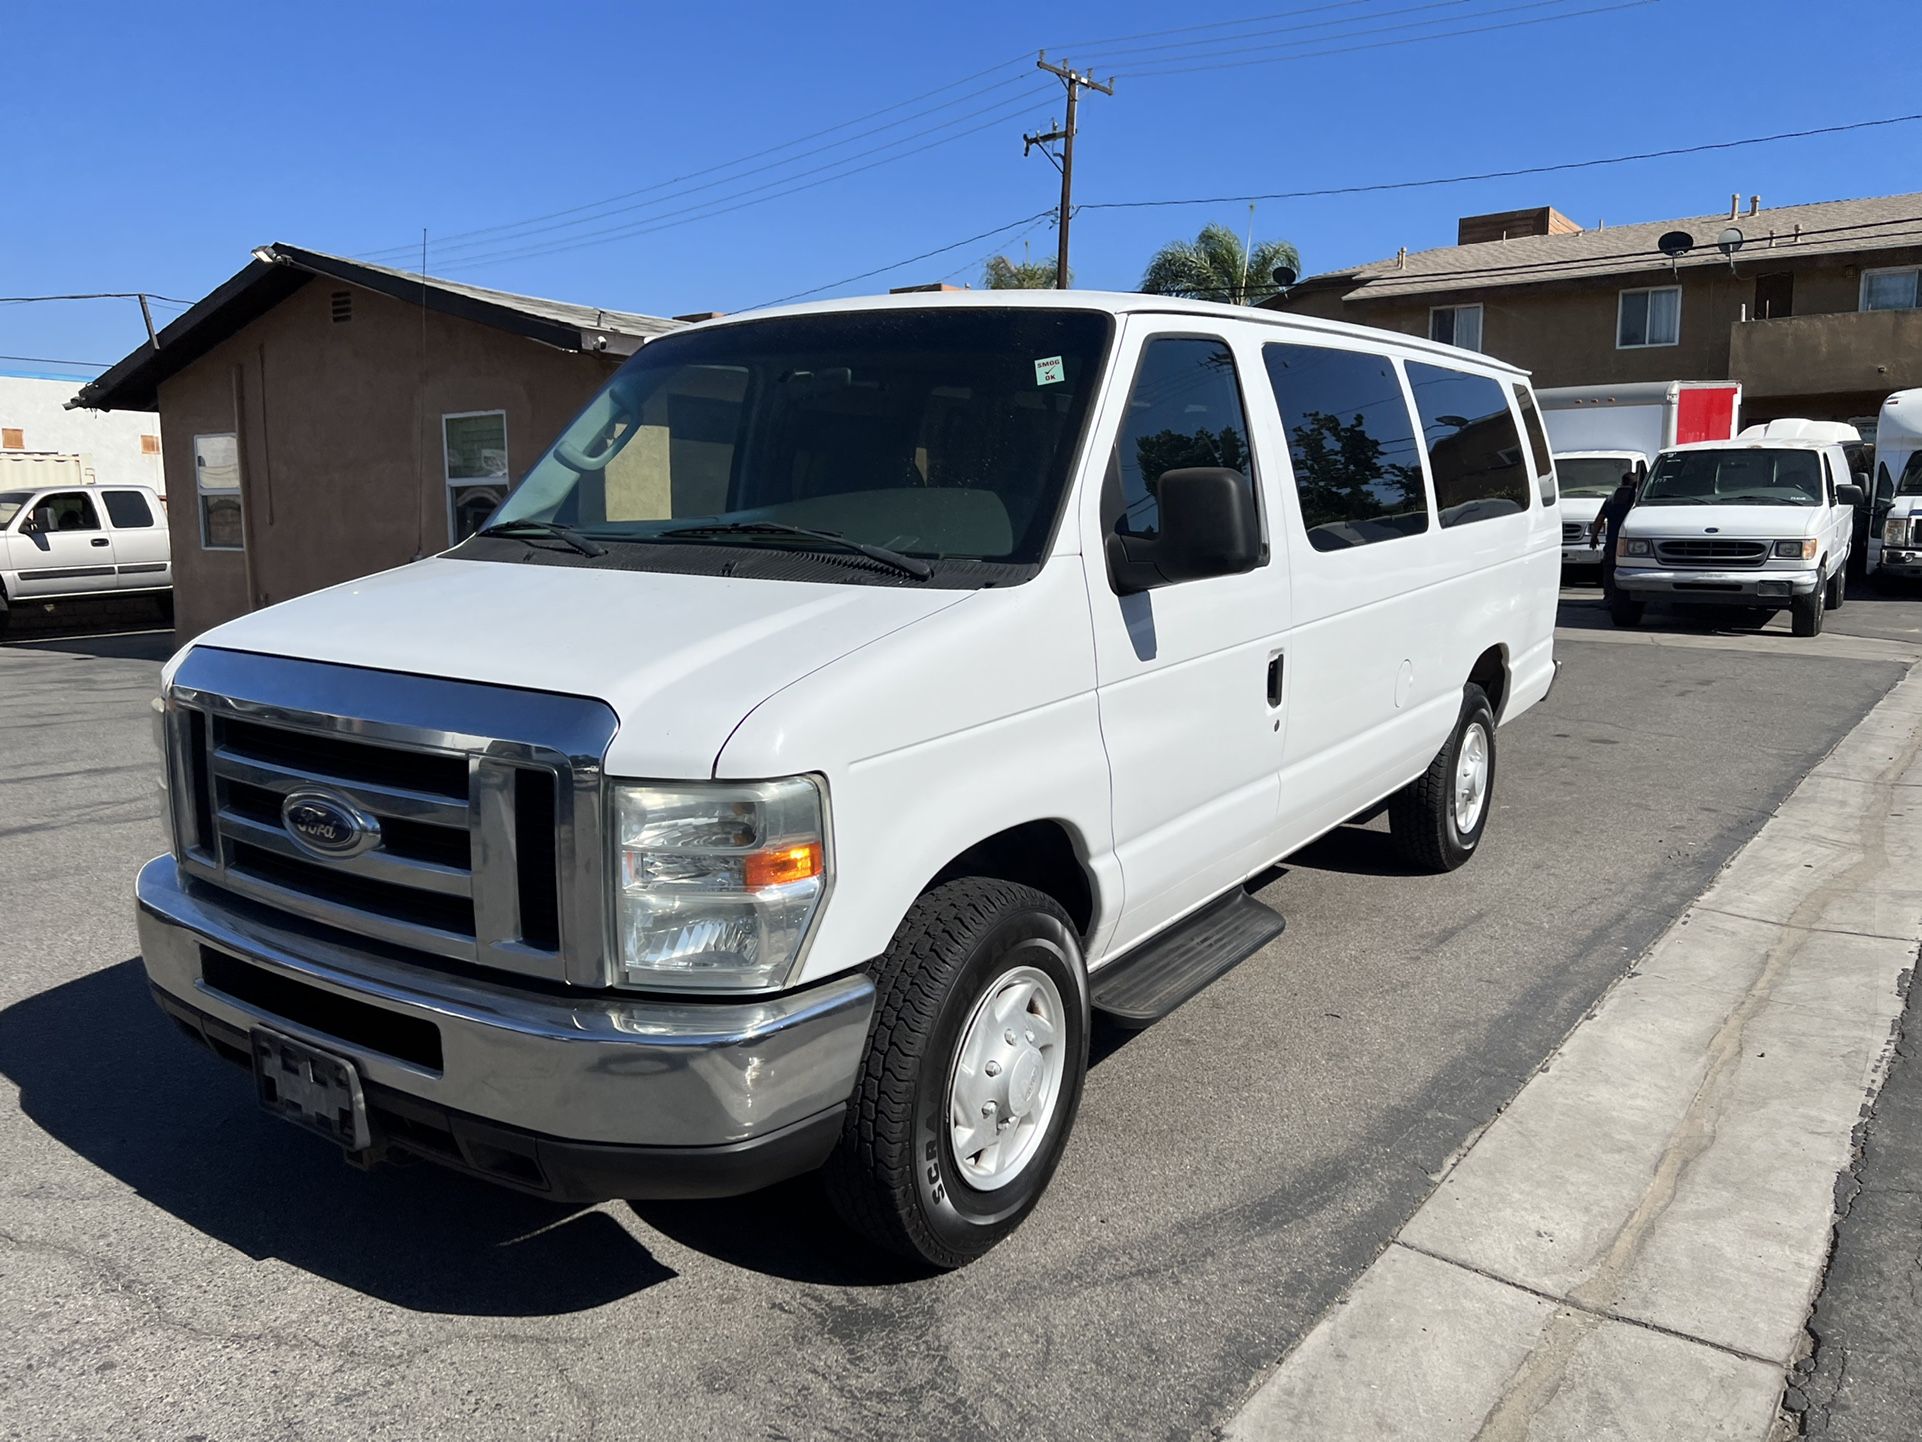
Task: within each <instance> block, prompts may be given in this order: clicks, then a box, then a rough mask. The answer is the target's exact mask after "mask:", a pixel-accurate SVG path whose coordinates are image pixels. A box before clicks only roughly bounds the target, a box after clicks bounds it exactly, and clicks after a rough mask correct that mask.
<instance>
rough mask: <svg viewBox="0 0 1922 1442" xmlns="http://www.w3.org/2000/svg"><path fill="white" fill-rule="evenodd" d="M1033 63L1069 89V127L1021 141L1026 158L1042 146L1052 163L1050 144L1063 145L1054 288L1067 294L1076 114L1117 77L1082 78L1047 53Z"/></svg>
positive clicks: (1108, 92) (1110, 87) (1108, 91)
mask: <svg viewBox="0 0 1922 1442" xmlns="http://www.w3.org/2000/svg"><path fill="white" fill-rule="evenodd" d="M1034 63H1035V68H1036V69H1038V70H1045V71H1047V72H1048V73H1049V74H1050V75H1052V76H1054V77H1056V78H1057V79H1058V80H1060V81H1061V83H1062V84H1063V85H1065V86H1067V87H1068V123H1067V124H1066V125H1064V126H1062V127H1061V128H1060V129H1058V130H1050V131H1049V132H1048V133H1047V134H1046V135H1024V136H1022V137H1021V141H1022V145H1021V153H1022V154H1023V155H1026V154H1027V153H1028V152H1029V151H1030V150H1032V149H1033V148H1034V147H1035V146H1037V145H1039V146H1040V147H1041V153H1042V154H1043V155H1045V156H1047V157H1048V159H1050V160H1054V152H1053V151H1051V150H1049V149H1048V146H1049V144H1050V143H1052V142H1053V141H1057V140H1058V141H1060V142H1061V158H1060V159H1059V160H1056V161H1055V168H1056V169H1058V170H1059V171H1060V172H1061V216H1060V220H1059V222H1058V224H1057V226H1056V235H1055V260H1054V285H1055V289H1056V290H1066V289H1067V288H1068V217H1069V216H1070V214H1072V212H1073V193H1074V133H1075V111H1076V108H1077V103H1078V102H1079V100H1080V98H1081V92H1082V91H1083V90H1084V89H1086V90H1098V91H1100V92H1101V93H1102V94H1103V95H1113V94H1114V77H1113V76H1109V77H1108V83H1107V84H1106V85H1103V84H1102V83H1101V82H1100V81H1099V80H1096V79H1095V78H1094V77H1093V76H1092V75H1083V74H1082V73H1081V72H1080V71H1079V70H1076V69H1075V68H1074V67H1073V66H1072V65H1066V64H1062V65H1050V64H1049V63H1048V52H1047V51H1045V50H1043V51H1042V52H1041V57H1040V59H1038V60H1036V61H1035V62H1034Z"/></svg>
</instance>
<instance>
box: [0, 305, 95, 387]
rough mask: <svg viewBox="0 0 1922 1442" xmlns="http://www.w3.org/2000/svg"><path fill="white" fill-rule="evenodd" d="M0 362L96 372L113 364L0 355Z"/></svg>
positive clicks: (37, 356) (35, 356)
mask: <svg viewBox="0 0 1922 1442" xmlns="http://www.w3.org/2000/svg"><path fill="white" fill-rule="evenodd" d="M86 299H88V300H91V299H93V297H91V296H88V297H86ZM115 299H116V300H124V299H126V297H124V296H116V297H115ZM0 361H24V362H26V363H27V364H28V365H37V366H77V367H79V368H80V369H82V370H96V371H103V370H105V369H106V368H107V367H108V366H110V365H112V364H113V362H112V361H83V360H56V359H54V358H53V357H52V356H49V355H0Z"/></svg>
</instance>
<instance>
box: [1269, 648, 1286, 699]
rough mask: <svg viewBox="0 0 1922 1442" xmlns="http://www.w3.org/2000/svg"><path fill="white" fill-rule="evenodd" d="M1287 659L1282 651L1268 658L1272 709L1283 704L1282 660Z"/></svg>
mask: <svg viewBox="0 0 1922 1442" xmlns="http://www.w3.org/2000/svg"><path fill="white" fill-rule="evenodd" d="M1284 659H1285V657H1284V656H1283V654H1282V653H1281V652H1280V651H1277V652H1275V654H1274V655H1272V656H1270V657H1269V658H1268V706H1269V709H1270V710H1276V709H1279V708H1280V706H1281V674H1282V670H1281V668H1282V662H1283V660H1284Z"/></svg>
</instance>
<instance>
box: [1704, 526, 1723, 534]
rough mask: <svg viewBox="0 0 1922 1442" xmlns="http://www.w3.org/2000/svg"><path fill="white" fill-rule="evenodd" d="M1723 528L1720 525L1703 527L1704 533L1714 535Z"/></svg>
mask: <svg viewBox="0 0 1922 1442" xmlns="http://www.w3.org/2000/svg"><path fill="white" fill-rule="evenodd" d="M1721 529H1722V528H1721V527H1720V526H1704V527H1702V534H1703V535H1705V536H1712V535H1714V534H1715V533H1716V532H1717V531H1719V530H1721Z"/></svg>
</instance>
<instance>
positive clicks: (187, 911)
mask: <svg viewBox="0 0 1922 1442" xmlns="http://www.w3.org/2000/svg"><path fill="white" fill-rule="evenodd" d="M135 893H136V898H137V910H138V923H139V933H140V949H141V955H142V959H143V961H144V964H145V966H146V969H147V976H148V979H149V980H150V981H151V982H152V984H153V987H154V989H155V993H156V999H157V1000H158V1001H159V1002H160V1003H161V1005H162V1007H163V1009H165V1010H166V1011H168V1012H169V1013H170V1014H172V1015H173V1016H174V1017H175V1018H176V1019H177V1020H179V1021H181V1022H182V1024H183V1025H185V1026H186V1027H187V1028H188V1030H190V1031H192V1030H195V1029H196V1027H198V1028H199V1029H200V1030H201V1032H202V1034H203V1039H204V1040H207V1041H208V1042H209V1043H210V1044H213V1043H215V1042H217V1041H219V1040H220V1039H221V1038H222V1037H225V1038H228V1039H231V1038H232V1037H234V1036H236V1035H239V1036H243V1037H244V1035H245V1034H246V1033H247V1032H248V1031H250V1030H251V1029H252V1028H253V1027H255V1026H260V1025H266V1026H270V1027H272V1028H273V1029H275V1030H277V1031H282V1032H285V1033H288V1034H290V1035H292V1036H295V1037H298V1038H300V1039H303V1040H306V1041H309V1042H311V1043H312V1044H313V1045H314V1046H317V1047H321V1048H324V1049H325V1050H327V1051H330V1052H333V1053H336V1054H338V1055H340V1056H344V1057H347V1058H350V1059H351V1060H352V1061H353V1063H354V1065H355V1066H356V1068H358V1069H359V1072H360V1075H361V1077H362V1080H363V1082H364V1083H365V1084H366V1086H367V1088H368V1091H369V1096H370V1104H371V1103H372V1101H373V1100H375V1099H377V1098H378V1097H381V1096H387V1097H389V1098H391V1099H392V1103H393V1105H392V1106H391V1107H390V1108H389V1109H390V1110H391V1111H392V1112H393V1114H394V1115H395V1116H396V1117H399V1118H403V1119H404V1118H406V1117H409V1116H412V1117H414V1118H416V1119H419V1118H420V1117H422V1116H423V1115H424V1116H426V1117H427V1118H428V1119H429V1121H431V1122H433V1123H434V1124H435V1125H440V1124H441V1121H442V1120H445V1119H448V1118H451V1122H450V1123H449V1124H448V1126H447V1127H446V1130H448V1131H449V1132H450V1134H451V1135H452V1136H454V1137H455V1138H456V1139H457V1140H458V1139H459V1138H460V1137H461V1136H462V1135H463V1133H472V1134H474V1135H480V1134H482V1133H485V1134H486V1135H487V1136H488V1137H489V1138H492V1139H493V1140H492V1141H490V1142H489V1143H488V1145H493V1144H494V1142H498V1141H499V1139H500V1137H501V1136H502V1135H507V1136H510V1137H511V1138H513V1139H515V1140H514V1141H513V1145H514V1146H517V1147H522V1143H523V1142H525V1143H526V1145H525V1146H524V1147H522V1149H523V1150H525V1151H527V1152H528V1154H529V1155H545V1156H547V1157H548V1158H549V1159H550V1164H549V1165H548V1166H547V1167H546V1168H545V1170H546V1171H548V1172H550V1173H553V1172H559V1173H563V1174H566V1175H568V1176H570V1177H571V1176H574V1174H575V1173H576V1172H577V1171H578V1170H579V1168H578V1167H575V1166H573V1165H572V1162H573V1161H578V1160H579V1158H578V1157H577V1156H574V1154H576V1153H580V1154H587V1155H589V1156H591V1157H592V1158H593V1159H595V1168H599V1169H601V1170H606V1166H605V1165H604V1164H608V1163H609V1159H610V1157H625V1158H626V1160H628V1161H631V1163H632V1165H631V1166H625V1167H616V1168H614V1170H616V1171H618V1172H621V1173H622V1175H621V1177H619V1178H616V1179H613V1180H609V1181H607V1182H606V1183H604V1184H601V1183H596V1184H592V1185H589V1184H585V1183H582V1184H578V1185H575V1184H569V1185H553V1184H544V1185H534V1184H532V1183H530V1182H529V1181H528V1179H527V1178H526V1177H524V1176H523V1177H516V1176H512V1175H505V1176H496V1177H495V1179H496V1180H501V1181H506V1182H508V1183H509V1184H511V1185H523V1186H529V1187H530V1189H533V1190H541V1191H549V1192H553V1193H556V1194H566V1195H569V1196H571V1197H576V1198H580V1199H585V1194H586V1193H588V1192H604V1193H605V1194H606V1195H609V1196H616V1195H619V1196H647V1195H687V1194H719V1193H724V1192H728V1191H745V1190H751V1189H752V1188H753V1187H754V1186H758V1185H764V1184H765V1183H766V1182H767V1181H772V1180H778V1179H779V1177H778V1175H764V1173H766V1172H767V1171H768V1168H766V1167H761V1166H757V1165H756V1164H755V1163H754V1160H753V1153H754V1151H755V1149H756V1147H757V1145H758V1144H760V1143H763V1142H765V1143H768V1144H769V1146H770V1148H771V1149H772V1150H773V1151H774V1152H778V1153H779V1154H780V1165H778V1166H777V1167H775V1168H774V1169H773V1170H774V1171H775V1172H777V1173H780V1174H792V1172H794V1171H800V1170H805V1168H806V1166H807V1165H812V1164H813V1163H815V1162H818V1161H820V1160H821V1159H822V1157H823V1156H824V1155H825V1151H826V1147H827V1146H828V1145H831V1143H832V1138H833V1135H834V1134H836V1133H838V1130H839V1120H838V1119H839V1117H840V1114H841V1112H842V1110H843V1108H844V1107H845V1105H846V1102H847V1099H848V1097H849V1095H850V1093H851V1092H852V1090H853V1086H854V1079H855V1075H856V1072H857V1071H858V1069H859V1066H860V1062H861V1057H862V1054H863V1052H864V1050H865V1047H866V1044H867V1031H868V1021H869V1018H870V1015H871V1013H872V1011H873V1008H874V984H873V983H872V982H871V981H870V980H869V979H868V978H867V977H866V976H865V975H860V974H850V975H845V976H839V977H835V978H833V979H831V980H829V981H827V982H824V983H821V984H819V985H817V986H813V987H810V988H807V989H805V990H803V991H798V992H794V993H791V994H789V995H786V996H781V997H773V998H744V999H742V1000H739V1001H718V1002H713V1003H703V1002H692V1001H678V1000H676V1001H664V1000H653V999H639V998H636V999H632V1000H629V999H625V998H619V997H610V996H608V995H606V994H604V993H598V994H588V995H581V996H570V995H567V994H565V993H564V992H563V991H561V990H560V989H558V988H556V989H552V990H545V991H533V990H527V989H522V988H517V987H509V986H502V985H498V984H495V983H493V982H491V981H482V980H476V979H471V977H470V976H456V975H452V974H450V973H448V972H445V971H440V970H436V969H433V968H429V967H425V966H415V965H411V964H408V963H406V962H402V961H399V960H393V959H388V958H386V957H375V956H370V955H368V954H366V953H364V952H361V951H359V950H357V949H353V948H351V947H348V946H344V945H342V944H340V943H339V942H337V941H335V940H333V939H330V938H329V937H327V936H326V935H325V934H323V933H322V932H320V931H319V930H317V929H316V930H313V931H307V930H294V929H290V924H289V922H288V921H287V919H286V918H285V917H284V916H277V915H275V914H274V913H272V912H269V911H267V910H265V909H258V908H255V907H253V906H252V905H251V904H250V903H247V902H245V901H244V900H241V899H239V898H235V897H232V896H230V895H229V894H227V893H224V892H220V891H217V890H215V889H213V888H211V887H209V886H207V885H206V884H204V883H199V882H193V881H189V880H186V879H184V878H183V877H182V875H181V872H180V870H179V868H178V867H177V866H176V865H175V863H174V859H173V858H172V857H171V856H162V857H157V858H156V859H154V860H153V861H150V862H148V863H147V865H146V866H145V867H143V868H142V869H141V872H140V876H139V879H138V881H137V882H136V885H135ZM292 925H300V923H293V924H292ZM203 951H210V952H213V953H217V954H218V958H222V959H225V960H222V961H221V962H220V966H221V969H222V970H223V972H225V973H230V974H231V975H232V976H234V977H236V978H240V979H242V980H244V981H245V982H246V985H245V986H244V987H239V986H236V988H235V989H240V990H246V991H248V993H249V995H250V997H251V998H252V999H251V1000H243V999H241V998H239V997H237V996H235V995H232V994H231V993H230V992H228V991H222V990H219V989H217V988H216V987H214V986H213V985H210V984H209V982H208V981H207V979H206V976H205V974H204V973H205V969H206V963H205V959H204V955H203ZM236 962H237V963H239V965H238V967H235V966H234V965H233V963H236ZM231 984H233V983H230V985H231ZM263 997H268V998H274V999H276V1000H275V1002H274V1004H273V1005H271V1006H269V1005H263V1004H262V1001H261V998H263ZM303 1016H305V1018H306V1019H305V1020H303ZM343 1017H345V1018H350V1019H357V1020H343V1019H342V1018H343ZM396 1019H398V1020H396ZM330 1027H331V1028H332V1029H331V1030H330V1029H329V1028H330ZM396 1027H402V1028H406V1029H407V1033H406V1034H407V1035H409V1036H410V1037H414V1038H423V1037H426V1036H427V1035H428V1033H427V1032H426V1031H425V1030H424V1029H423V1028H424V1027H429V1028H432V1031H433V1033H435V1034H437V1035H438V1038H439V1040H438V1046H437V1047H432V1046H428V1047H427V1048H426V1055H425V1059H423V1057H422V1055H421V1054H418V1053H417V1054H416V1056H415V1057H414V1058H413V1059H403V1058H401V1057H397V1056H394V1055H392V1054H390V1053H389V1052H386V1051H383V1050H381V1049H380V1048H379V1046H378V1045H374V1044H370V1043H369V1040H368V1038H369V1037H371V1038H373V1039H374V1040H375V1041H379V1040H380V1039H381V1038H382V1037H384V1036H386V1035H387V1034H388V1033H389V1032H391V1031H393V1030H394V1029H395V1028H396ZM340 1031H349V1032H356V1033H358V1034H359V1036H360V1039H359V1040H356V1039H355V1037H353V1036H342V1035H339V1034H337V1033H338V1032H340ZM222 1049H223V1048H221V1047H220V1046H216V1050H222ZM399 1049H401V1050H407V1049H408V1048H407V1047H401V1048H399ZM436 1052H437V1053H438V1055H437V1056H436V1055H434V1053H436ZM434 1061H437V1062H438V1065H433V1064H430V1063H432V1062H434ZM470 1124H471V1125H470ZM396 1129H397V1130H396V1140H397V1144H400V1145H403V1146H407V1147H408V1149H410V1150H413V1149H415V1148H414V1147H413V1146H412V1145H411V1144H410V1143H409V1142H408V1140H407V1136H406V1134H405V1129H403V1128H401V1127H400V1124H399V1123H398V1122H397V1123H396ZM377 1131H378V1127H377ZM797 1139H799V1141H800V1144H799V1145H798V1150H797ZM377 1140H378V1137H377ZM427 1150H428V1152H430V1153H431V1151H432V1149H431V1148H428V1149H427ZM470 1152H475V1153H476V1154H478V1152H477V1149H476V1148H470V1147H469V1146H468V1145H467V1144H466V1143H465V1142H464V1141H463V1142H461V1143H460V1145H459V1148H458V1153H459V1154H458V1155H457V1156H453V1157H446V1156H443V1157H437V1158H436V1159H438V1160H445V1161H449V1162H450V1163H451V1164H453V1165H457V1166H460V1165H465V1166H466V1167H467V1169H469V1170H475V1171H480V1172H482V1173H484V1174H485V1173H487V1172H488V1171H489V1168H488V1167H486V1166H484V1165H477V1164H476V1163H475V1157H474V1155H470ZM650 1157H653V1158H654V1160H656V1161H658V1162H659V1164H660V1167H661V1169H664V1170H665V1171H667V1172H676V1171H679V1170H685V1165H684V1164H687V1163H689V1162H690V1161H692V1162H693V1163H695V1164H697V1165H695V1167H694V1170H696V1171H698V1172H701V1173H702V1175H703V1176H705V1175H706V1174H707V1173H708V1172H715V1173H716V1174H717V1178H718V1179H717V1180H715V1181H713V1182H712V1184H707V1183H703V1184H701V1185H699V1186H696V1187H694V1188H693V1190H692V1192H690V1191H689V1190H688V1189H687V1188H686V1187H684V1186H682V1185H681V1183H680V1182H678V1181H677V1180H675V1178H674V1177H672V1176H669V1177H665V1178H664V1179H663V1181H662V1184H661V1185H660V1186H650V1185H649V1184H648V1173H649V1170H650V1166H651V1165H652V1164H651V1162H650ZM570 1158H571V1160H570ZM713 1163H719V1165H718V1166H715V1165H711V1164H713ZM595 1168H590V1170H594V1169H595ZM616 1188H618V1189H616Z"/></svg>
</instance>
